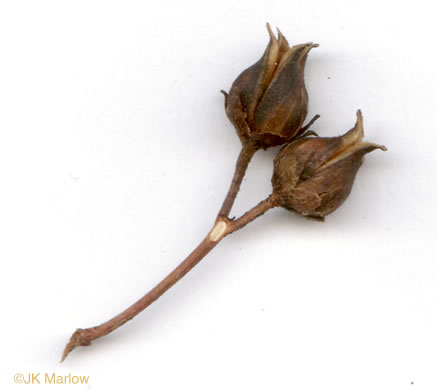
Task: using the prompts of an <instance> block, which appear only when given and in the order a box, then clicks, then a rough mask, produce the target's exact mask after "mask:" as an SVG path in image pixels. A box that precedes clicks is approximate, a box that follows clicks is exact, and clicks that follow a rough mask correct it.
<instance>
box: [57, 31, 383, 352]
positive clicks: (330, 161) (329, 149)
mask: <svg viewBox="0 0 437 390" xmlns="http://www.w3.org/2000/svg"><path fill="white" fill-rule="evenodd" d="M267 28H268V30H269V34H270V43H269V45H268V46H267V49H266V51H265V53H264V55H263V57H262V58H261V59H260V60H259V61H258V62H257V63H256V64H254V65H253V66H251V67H250V68H249V69H247V70H245V71H244V72H243V73H242V74H241V75H240V76H239V77H238V78H237V79H236V80H235V82H234V84H233V85H232V88H231V90H230V92H229V95H227V94H226V93H225V96H226V101H225V107H226V113H227V115H228V117H229V119H230V120H231V122H232V123H233V124H234V126H235V127H236V129H237V133H238V135H239V137H240V140H241V142H242V149H241V152H240V155H239V157H238V160H237V164H236V168H235V173H234V177H233V179H232V183H231V186H230V188H229V191H228V193H227V195H226V197H225V200H224V201H223V205H222V207H221V209H220V211H219V213H218V215H217V217H216V220H215V223H214V225H213V227H212V229H211V230H210V232H209V233H208V234H207V235H206V237H205V238H204V239H203V240H202V241H201V242H200V244H199V245H198V246H197V247H196V248H195V249H194V250H193V252H191V253H190V254H189V255H188V256H187V257H186V258H185V260H183V261H182V262H181V263H180V264H179V265H178V266H177V267H176V268H175V269H174V270H173V271H172V272H170V274H168V275H167V276H166V277H165V278H164V279H163V280H162V281H161V282H159V283H158V284H157V285H156V286H155V287H154V288H153V289H152V290H150V291H149V292H148V293H147V294H146V295H144V296H143V297H142V298H140V299H139V300H138V301H137V302H135V303H134V304H133V305H131V306H129V307H128V308H127V309H126V310H124V311H122V312H121V313H120V314H118V315H117V316H115V317H113V318H111V319H110V320H108V321H106V322H104V323H102V324H100V325H98V326H94V327H91V328H86V329H77V330H76V331H75V332H74V333H73V335H72V336H71V338H70V341H69V342H68V343H67V345H66V346H65V349H64V352H63V355H62V361H63V360H64V359H65V358H66V357H67V355H68V354H69V353H70V352H71V351H72V350H73V349H75V348H76V347H78V346H88V345H91V342H92V341H93V340H96V339H98V338H100V337H103V336H106V335H107V334H109V333H111V332H113V331H114V330H116V329H117V328H119V327H120V326H122V325H124V324H125V323H126V322H127V321H129V320H131V319H132V318H134V317H135V316H136V315H138V314H139V313H141V312H142V311H143V310H144V309H146V308H147V307H148V306H149V305H151V304H152V303H153V302H155V301H156V300H157V299H158V298H159V297H160V296H161V295H162V294H164V293H165V292H166V291H167V290H168V289H169V288H171V287H172V286H173V285H174V284H175V283H177V282H178V281H179V280H180V279H181V278H183V277H184V276H185V275H186V274H187V273H188V272H189V271H190V270H191V269H192V268H193V267H194V266H195V265H196V264H198V263H199V262H200V261H201V260H202V259H203V258H204V257H205V256H206V255H207V254H208V253H209V252H210V251H211V250H212V249H213V248H214V247H215V246H216V245H217V244H218V243H219V242H220V241H221V240H222V239H223V238H224V237H226V236H227V235H229V234H231V233H233V232H235V231H237V230H239V229H241V228H243V227H244V226H246V225H247V224H248V223H250V222H252V221H253V220H255V219H256V218H258V217H260V216H261V215H263V214H264V213H265V212H267V211H268V210H270V209H272V208H274V207H279V206H282V207H284V208H286V209H288V210H291V211H294V212H297V213H298V214H301V215H304V216H306V217H309V218H316V219H323V218H324V217H325V215H327V214H329V213H331V212H333V211H334V210H335V209H337V208H338V207H339V206H340V205H341V204H342V203H343V201H344V200H345V199H346V198H347V196H348V195H349V193H350V191H351V188H352V184H353V181H354V178H355V175H356V173H357V171H358V169H359V167H360V165H361V162H362V159H363V156H364V155H365V154H366V153H369V152H371V151H372V150H375V149H382V150H385V147H384V146H380V145H376V144H371V143H367V142H363V140H362V139H363V135H364V133H363V119H362V116H361V112H359V111H358V113H357V123H356V124H355V127H354V128H353V129H351V130H350V131H349V132H347V133H346V134H345V135H343V136H342V137H333V138H319V137H316V138H308V135H309V133H312V132H310V131H308V132H307V131H306V130H307V129H308V128H309V126H310V125H311V124H312V123H313V122H314V120H316V119H317V118H318V115H316V116H315V117H314V118H313V119H312V120H311V121H310V122H309V123H308V125H306V126H303V127H302V124H303V121H304V120H305V117H306V115H307V106H308V96H307V92H306V89H305V84H304V77H303V73H304V66H305V61H306V58H307V55H308V52H309V51H310V49H311V48H313V47H315V46H317V45H315V44H312V43H307V44H303V45H297V46H293V47H290V46H289V45H288V42H287V40H286V39H285V38H284V36H283V35H282V34H281V32H280V31H279V30H278V38H276V37H275V36H274V35H273V33H272V31H271V29H270V26H269V25H267ZM284 143H286V144H287V145H285V146H284V147H283V148H282V149H281V150H280V151H279V152H278V154H277V156H276V158H275V161H274V173H273V177H272V185H273V192H272V194H271V195H270V196H268V197H267V198H266V199H265V200H263V201H262V202H260V203H259V204H258V205H256V206H255V207H253V208H252V209H250V210H249V211H247V212H246V213H245V214H243V215H242V216H240V217H239V218H236V219H234V218H229V214H230V211H231V209H232V206H233V204H234V201H235V198H236V196H237V194H238V191H239V189H240V185H241V182H242V180H243V177H244V175H245V173H246V169H247V167H248V164H249V162H250V160H251V158H252V156H253V155H254V153H255V152H256V151H257V150H259V149H261V148H264V149H265V148H268V147H270V146H276V145H282V144H284Z"/></svg>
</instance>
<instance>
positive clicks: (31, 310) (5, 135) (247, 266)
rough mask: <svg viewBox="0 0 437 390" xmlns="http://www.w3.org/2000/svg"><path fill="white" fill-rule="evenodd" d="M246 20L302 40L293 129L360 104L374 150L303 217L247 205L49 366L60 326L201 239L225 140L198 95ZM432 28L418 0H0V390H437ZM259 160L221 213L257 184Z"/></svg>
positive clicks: (74, 323) (88, 321) (63, 331)
mask: <svg viewBox="0 0 437 390" xmlns="http://www.w3.org/2000/svg"><path fill="white" fill-rule="evenodd" d="M266 21H269V22H270V23H271V24H272V26H278V27H280V28H281V30H282V32H283V33H284V35H285V36H286V37H287V38H288V40H289V42H290V43H291V44H296V43H302V42H307V41H314V42H318V43H319V44H320V47H319V48H317V49H314V50H312V51H311V53H310V55H309V58H308V62H307V66H306V84H307V88H308V93H309V96H310V112H309V117H312V116H313V115H314V114H316V113H319V114H320V115H321V116H322V117H321V119H320V120H319V121H318V122H317V124H316V125H315V126H314V130H316V131H318V133H319V134H320V135H322V136H334V135H339V134H341V133H343V132H345V131H346V130H348V129H349V128H350V127H352V125H353V124H354V121H355V112H356V110H357V109H358V108H361V109H362V111H363V114H364V121H365V131H366V139H367V140H369V141H372V142H377V143H381V144H385V145H386V146H387V147H388V148H389V151H388V152H386V153H382V152H380V151H376V152H374V153H372V154H371V155H369V156H367V158H366V161H365V163H364V165H363V167H362V168H361V170H360V172H359V175H358V177H357V179H356V182H355V185H354V188H353V191H352V194H351V195H350V197H349V199H348V200H347V201H346V203H345V204H344V205H343V206H342V207H341V208H340V209H339V210H337V211H336V212H335V213H334V214H332V215H330V216H328V217H327V220H326V222H325V223H324V224H322V223H317V222H312V221H307V220H306V219H304V218H299V217H297V216H296V215H293V214H291V213H288V212H286V211H285V210H280V209H276V210H273V211H271V212H269V213H268V214H266V215H265V216H264V217H262V218H261V219H259V220H257V221H255V222H254V223H253V224H251V225H249V226H248V227H247V228H245V229H244V230H242V231H240V232H238V233H235V234H233V235H232V236H229V237H228V238H226V239H225V240H224V241H223V242H222V243H221V244H220V245H219V246H218V247H217V248H216V249H215V250H214V251H213V252H212V253H211V254H210V255H209V256H208V257H207V258H206V259H205V260H204V261H203V262H202V263H200V265H199V266H197V267H196V268H195V269H194V270H193V271H192V272H191V273H190V274H188V275H187V276H186V277H185V278H184V279H183V280H182V281H181V282H180V283H178V284H177V285H176V286H175V287H174V288H173V289H172V290H170V291H169V292H168V293H167V294H165V295H164V296H163V297H162V298H161V299H160V300H159V301H158V302H156V303H155V304H153V305H152V306H151V307H150V308H149V309H147V311H146V312H144V313H142V314H141V315H140V316H138V317H137V318H136V319H135V320H134V321H131V322H130V323H128V324H126V325H125V326H124V327H123V328H121V329H119V330H118V331H116V332H114V333H113V334H111V335H110V336H108V337H106V338H104V339H101V340H98V341H96V342H95V343H93V345H92V346H91V347H88V348H80V349H77V350H75V351H74V352H73V353H72V354H71V355H70V356H69V358H68V359H67V360H66V361H65V362H64V363H63V364H62V365H61V364H60V363H59V359H60V356H61V352H62V349H63V347H64V345H65V343H66V342H67V341H68V339H69V336H70V335H71V333H72V332H73V331H74V330H75V328H77V327H88V326H92V325H97V324H99V323H100V322H103V321H104V320H107V319H108V318H109V317H111V316H113V315H115V314H117V313H118V312H119V311H121V310H122V309H124V308H125V307H127V306H128V305H129V304H131V303H133V302H134V300H136V299H137V298H139V297H140V296H142V295H143V294H144V293H145V292H146V291H147V290H148V289H149V288H151V287H153V285H154V284H155V283H157V282H158V281H159V280H160V279H161V278H162V277H163V276H165V275H166V274H167V273H168V272H169V271H171V270H172V269H173V268H174V267H175V266H176V265H177V264H178V263H179V262H180V261H181V260H182V259H183V258H184V256H186V255H187V254H188V253H189V252H190V251H191V249H193V248H194V247H195V245H197V243H198V242H199V241H200V240H201V239H202V238H203V236H204V235H205V234H206V233H207V231H208V230H209V229H210V227H211V225H212V223H213V221H214V218H215V215H216V213H217V211H218V209H219V207H220V205H221V202H222V200H223V197H224V195H225V193H226V191H227V188H228V185H229V182H230V179H231V176H232V172H233V167H234V164H235V160H236V157H237V155H238V152H239V147H240V143H239V140H238V138H237V136H236V135H235V131H234V130H233V128H232V126H231V124H230V123H229V121H228V120H227V118H226V116H225V113H224V109H223V96H222V95H221V94H219V90H220V89H226V90H228V89H229V88H230V85H231V83H232V81H233V80H234V79H235V78H236V77H237V76H238V74H239V73H240V72H241V71H242V70H243V69H245V68H246V67H248V66H249V65H251V64H252V63H254V62H255V61H256V60H257V59H258V58H259V57H260V56H261V55H262V53H263V51H264V49H265V46H266V44H267V42H268V35H267V32H266V29H265V22H266ZM436 34H437V27H436V22H435V11H434V10H433V7H432V2H431V1H425V0H422V1H421V0H416V1H381V0H379V1H369V0H367V1H351V0H344V1H340V0H335V1H323V0H318V1H308V0H305V1H289V0H287V1H286V0H282V1H274V0H269V1H255V0H245V1H242V0H240V1H228V0H226V1H224V0H220V1H219V0H214V1H206V0H203V1H195V0H184V1H174V2H171V1H166V0H160V1H158V2H152V1H150V2H146V1H141V2H140V1H138V2H134V1H118V2H113V1H74V2H73V1H62V0H58V1H43V0H39V1H19V0H17V1H1V3H0V56H1V57H0V135H1V136H0V183H1V192H0V226H1V235H0V257H1V267H2V271H1V276H0V278H1V283H0V294H1V297H2V298H1V312H2V314H1V318H2V320H1V335H2V340H1V352H0V358H1V365H0V373H1V375H0V387H1V388H2V389H16V388H17V386H19V385H16V384H14V382H13V376H14V374H16V373H18V372H21V373H23V374H27V373H29V372H34V373H37V372H41V373H45V372H48V373H52V372H55V373H56V374H59V375H63V374H68V373H69V372H70V373H72V374H73V375H89V376H90V382H89V385H88V386H85V387H88V388H90V389H116V388H117V389H120V388H126V389H137V388H138V389H140V388H141V389H154V390H155V389H165V390H167V389H190V390H197V389H199V390H200V389H299V390H310V389H311V390H313V389H317V390H320V389H336V390H340V389H341V390H343V389H345V390H350V389H354V390H357V389H366V390H367V389H369V390H370V389H372V390H373V389H375V390H376V389H378V390H379V389H381V390H390V389H394V390H403V389H424V390H435V389H437V371H436V367H437V331H436V329H437V264H436V256H435V252H436V249H437V248H436V243H435V236H436V234H437V225H436V217H435V214H436V209H437V207H436V206H437V201H436V178H437V157H436V156H437V155H436V145H437V135H436V134H437V129H436V122H437V99H436V93H437V75H436V74H437V70H436V69H437V61H436V60H437V55H436V49H435V45H436V41H435V39H436ZM276 151H277V150H269V151H267V152H259V153H258V154H257V155H256V157H255V159H254V161H253V163H252V164H251V166H250V169H249V170H248V175H247V179H246V180H245V182H244V183H243V187H242V191H241V193H240V196H239V198H238V200H237V203H236V204H235V208H234V210H233V213H232V214H233V215H239V214H241V213H243V212H244V211H245V210H247V209H248V208H249V207H252V206H253V205H255V204H256V203H258V201H260V200H261V199H263V198H264V197H265V196H267V195H268V194H269V191H270V176H271V170H272V159H273V157H274V155H275V153H276ZM21 386H23V385H21ZM41 387H43V386H42V385H41ZM61 387H62V386H61Z"/></svg>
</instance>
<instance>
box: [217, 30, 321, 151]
mask: <svg viewBox="0 0 437 390" xmlns="http://www.w3.org/2000/svg"><path fill="white" fill-rule="evenodd" d="M267 29H268V31H269V34H270V42H269V44H268V46H267V49H266V51H265V52H264V55H263V56H262V57H261V59H260V60H259V61H258V62H256V63H255V64H254V65H252V66H251V67H250V68H248V69H246V70H245V71H244V72H242V73H241V74H240V75H239V76H238V78H237V79H236V80H235V81H234V83H233V84H232V87H231V90H230V91H229V95H227V96H226V102H225V107H226V114H227V116H228V118H229V119H230V121H231V122H232V123H233V125H234V126H235V128H236V129H237V133H238V135H239V137H240V139H241V141H242V142H243V143H245V142H248V141H252V142H254V143H255V144H256V145H257V146H258V147H260V148H268V147H270V146H276V145H282V144H284V143H287V142H290V141H291V140H292V139H293V138H295V137H296V136H298V135H300V134H301V133H302V132H303V131H304V130H305V129H303V128H302V125H303V121H304V120H305V118H306V115H307V111H308V110H307V107H308V95H307V91H306V89H305V83H304V67H305V62H306V58H307V55H308V52H309V51H310V50H311V48H313V47H317V46H318V45H317V44H313V43H306V44H302V45H296V46H293V47H290V46H289V45H288V42H287V40H286V39H285V37H284V36H283V35H282V33H281V32H280V31H279V30H278V38H276V37H275V35H274V34H273V32H272V30H271V28H270V25H269V24H267Z"/></svg>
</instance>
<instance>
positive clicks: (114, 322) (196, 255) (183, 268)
mask: <svg viewBox="0 0 437 390" xmlns="http://www.w3.org/2000/svg"><path fill="white" fill-rule="evenodd" d="M276 206H278V202H277V196H276V195H275V194H272V195H270V196H269V197H268V198H267V199H265V200H263V201H262V202H261V203H259V204H258V205H257V206H255V207H254V208H252V209H251V210H250V211H248V212H247V213H246V214H244V215H242V216H241V217H240V218H238V219H236V220H230V219H228V218H227V217H222V216H219V217H218V218H217V220H216V222H215V224H214V226H213V228H212V229H211V231H210V232H209V233H208V235H207V236H206V237H205V238H204V239H203V241H202V242H201V243H200V244H199V245H198V246H197V248H196V249H194V251H193V252H191V254H190V255H188V257H187V258H186V259H185V260H184V261H183V262H182V263H180V264H179V265H178V266H177V267H176V268H175V269H174V270H173V271H172V272H171V273H170V274H169V275H167V277H165V278H164V279H163V280H162V281H161V282H160V283H158V284H157V285H156V286H155V287H154V288H153V289H152V290H150V291H149V292H148V293H147V294H146V295H144V296H143V297H142V298H141V299H139V300H138V301H137V302H135V303H134V304H133V305H132V306H130V307H128V308H127V309H126V310H124V311H123V312H121V313H120V314H118V315H117V316H115V317H114V318H112V319H110V320H109V321H106V322H104V323H103V324H101V325H98V326H94V327H92V328H87V329H77V330H76V331H75V332H74V333H73V335H72V336H71V338H70V341H69V342H68V344H67V345H66V346H65V349H64V352H63V354H62V359H61V362H62V361H64V360H65V358H66V357H67V356H68V354H69V353H70V352H71V351H72V350H73V349H74V348H76V347H78V346H88V345H90V344H91V342H92V341H93V340H95V339H98V338H100V337H103V336H106V335H107V334H109V333H111V332H112V331H114V330H115V329H117V328H119V327H120V326H122V325H123V324H125V323H126V322H127V321H129V320H131V319H132V318H134V317H135V316H136V315H138V314H139V313H141V312H142V311H143V310H144V309H146V308H147V307H148V306H149V305H151V304H152V303H153V302H154V301H156V300H157V299H158V298H159V297H160V296H161V295H162V294H164V293H165V292H166V291H167V290H168V289H169V288H170V287H172V286H173V285H174V284H175V283H176V282H177V281H179V280H180V279H181V278H182V277H184V275H186V274H187V273H188V272H189V271H190V270H191V269H193V267H194V266H195V265H196V264H198V263H199V262H200V260H202V259H203V258H204V257H205V256H206V255H207V254H208V253H209V252H210V251H211V250H212V249H213V248H214V247H215V246H216V245H217V244H218V243H219V242H220V241H221V240H222V239H223V238H224V237H226V236H227V235H229V234H231V233H233V232H235V231H236V230H239V229H241V228H242V227H244V226H246V225H247V224H248V223H249V222H252V221H253V220H254V219H256V218H258V217H259V216H261V215H263V214H264V213H265V212H266V211H268V210H270V209H271V208H273V207H276Z"/></svg>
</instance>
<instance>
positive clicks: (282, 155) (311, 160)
mask: <svg viewBox="0 0 437 390" xmlns="http://www.w3.org/2000/svg"><path fill="white" fill-rule="evenodd" d="M363 136H364V130H363V117H362V115H361V111H358V112H357V122H356V124H355V126H354V128H352V129H351V130H349V131H348V132H347V133H346V134H344V135H343V136H341V137H332V138H319V137H317V138H303V139H299V140H297V141H295V142H292V143H291V144H288V145H286V146H285V147H283V148H282V149H281V150H280V151H279V153H278V154H277V156H276V158H275V162H274V172H273V177H272V184H273V190H274V192H275V193H276V194H277V195H278V197H279V202H280V205H281V206H282V207H284V208H286V209H288V210H290V211H294V212H296V213H298V214H301V215H304V216H306V217H310V218H315V219H321V220H323V218H324V216H325V215H327V214H329V213H332V212H333V211H334V210H336V209H337V208H338V207H339V206H340V205H341V204H342V203H343V202H344V201H345V199H346V198H347V197H348V195H349V193H350V191H351V189H352V184H353V182H354V179H355V176H356V174H357V171H358V169H359V167H360V166H361V163H362V160H363V156H364V155H365V154H367V153H369V152H371V151H373V150H375V149H381V150H386V148H385V146H381V145H376V144H372V143H368V142H363V141H362V139H363Z"/></svg>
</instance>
